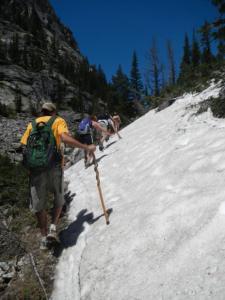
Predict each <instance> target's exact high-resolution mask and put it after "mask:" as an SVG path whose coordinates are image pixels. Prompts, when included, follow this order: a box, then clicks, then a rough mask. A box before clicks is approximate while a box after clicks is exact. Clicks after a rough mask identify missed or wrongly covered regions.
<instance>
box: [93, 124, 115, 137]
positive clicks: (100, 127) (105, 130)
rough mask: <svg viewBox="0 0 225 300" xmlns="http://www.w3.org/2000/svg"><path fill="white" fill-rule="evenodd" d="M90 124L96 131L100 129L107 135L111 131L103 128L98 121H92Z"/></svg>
mask: <svg viewBox="0 0 225 300" xmlns="http://www.w3.org/2000/svg"><path fill="white" fill-rule="evenodd" d="M92 126H93V127H94V128H95V129H96V130H98V131H102V132H104V133H106V134H107V135H111V133H110V132H109V131H108V130H107V129H105V128H104V127H102V126H101V125H99V123H98V122H95V121H92Z"/></svg>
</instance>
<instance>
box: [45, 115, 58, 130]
mask: <svg viewBox="0 0 225 300" xmlns="http://www.w3.org/2000/svg"><path fill="white" fill-rule="evenodd" d="M57 118H58V116H52V117H51V118H50V119H49V120H48V122H47V123H46V125H48V126H49V127H50V128H51V127H52V125H53V123H54V122H55V120H56V119H57Z"/></svg>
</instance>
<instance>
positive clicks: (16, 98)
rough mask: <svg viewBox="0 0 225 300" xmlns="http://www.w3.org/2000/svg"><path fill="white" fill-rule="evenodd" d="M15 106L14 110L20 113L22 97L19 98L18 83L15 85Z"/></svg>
mask: <svg viewBox="0 0 225 300" xmlns="http://www.w3.org/2000/svg"><path fill="white" fill-rule="evenodd" d="M15 106H16V112H18V113H20V112H21V109H22V98H21V91H20V89H19V87H18V85H16V96H15Z"/></svg>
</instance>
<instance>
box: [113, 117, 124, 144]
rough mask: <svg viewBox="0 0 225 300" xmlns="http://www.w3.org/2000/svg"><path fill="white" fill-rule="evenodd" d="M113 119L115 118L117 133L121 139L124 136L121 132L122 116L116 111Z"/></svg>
mask: <svg viewBox="0 0 225 300" xmlns="http://www.w3.org/2000/svg"><path fill="white" fill-rule="evenodd" d="M112 120H113V123H114V127H115V132H116V134H117V135H118V138H119V139H121V138H122V137H121V135H120V134H119V129H120V124H121V119H120V116H119V115H118V113H117V112H114V113H113V116H112Z"/></svg>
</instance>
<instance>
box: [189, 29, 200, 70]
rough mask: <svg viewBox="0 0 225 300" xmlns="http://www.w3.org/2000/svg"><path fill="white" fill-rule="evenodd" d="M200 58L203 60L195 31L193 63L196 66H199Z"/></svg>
mask: <svg viewBox="0 0 225 300" xmlns="http://www.w3.org/2000/svg"><path fill="white" fill-rule="evenodd" d="M200 60H201V51H200V48H199V44H198V41H197V39H196V36H195V31H193V38H192V51H191V63H192V65H193V67H194V68H195V67H197V66H199V64H200Z"/></svg>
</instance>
